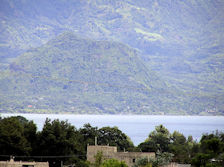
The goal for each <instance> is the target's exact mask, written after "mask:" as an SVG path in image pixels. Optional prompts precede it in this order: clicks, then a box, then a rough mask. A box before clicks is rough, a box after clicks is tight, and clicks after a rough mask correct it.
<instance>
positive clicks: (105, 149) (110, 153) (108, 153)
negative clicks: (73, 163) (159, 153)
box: [87, 145, 155, 167]
mask: <svg viewBox="0 0 224 167" xmlns="http://www.w3.org/2000/svg"><path fill="white" fill-rule="evenodd" d="M98 152H102V153H103V158H104V159H111V158H114V159H117V160H119V161H124V162H125V163H126V164H127V165H128V166H129V167H131V166H133V164H134V163H135V162H136V159H138V158H141V157H144V158H145V157H146V158H148V159H150V158H155V153H154V152H118V151H117V147H114V146H98V145H95V146H87V160H88V161H89V162H91V163H94V162H95V155H96V154H97V153H98Z"/></svg>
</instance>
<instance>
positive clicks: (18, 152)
mask: <svg viewBox="0 0 224 167" xmlns="http://www.w3.org/2000/svg"><path fill="white" fill-rule="evenodd" d="M102 131H104V133H102ZM95 137H97V138H98V143H100V144H102V145H105V143H104V142H105V140H104V139H103V138H104V137H105V138H106V140H107V142H108V143H109V144H110V145H112V146H117V147H118V148H120V149H123V148H124V149H125V150H128V151H132V150H135V151H142V152H155V153H156V158H155V159H145V158H141V159H137V160H136V163H135V166H134V167H140V166H141V167H142V166H144V167H157V166H160V165H165V164H168V163H170V162H177V163H181V164H184V163H185V164H186V163H188V164H189V163H190V164H192V165H193V166H195V167H208V166H216V167H221V166H223V164H224V156H223V155H224V134H223V133H220V132H218V131H217V132H216V133H212V134H204V135H203V136H202V138H201V140H200V142H195V141H193V140H192V137H191V136H189V137H188V139H186V138H185V136H183V135H182V134H181V133H179V132H176V131H175V132H173V134H170V133H169V131H168V130H167V129H166V128H165V127H164V126H162V125H159V126H157V127H155V130H154V131H153V132H151V133H150V134H149V137H148V138H147V139H146V141H145V142H143V143H141V144H139V146H137V147H134V146H133V144H132V142H131V141H130V140H129V139H128V137H127V136H126V135H125V134H124V133H123V132H122V131H120V130H119V129H118V128H116V127H113V128H112V127H103V128H101V129H98V128H97V127H92V126H91V125H90V124H85V125H84V126H83V127H82V128H80V129H76V128H75V127H74V126H72V125H71V124H70V123H68V122H67V121H59V120H57V119H56V120H53V121H51V120H49V119H46V121H45V124H44V127H43V129H42V130H41V131H37V128H36V125H35V124H34V123H33V122H32V121H28V120H26V119H25V118H23V117H20V116H17V117H8V118H0V150H1V152H0V153H1V154H0V160H8V158H9V156H10V155H14V156H15V160H36V161H48V162H49V163H50V167H52V166H56V167H57V166H60V165H61V162H63V164H65V165H70V164H75V165H77V166H80V167H88V166H95V167H109V166H114V167H115V166H119V167H126V164H125V163H123V162H119V161H117V160H114V159H104V158H103V154H102V152H98V154H97V155H96V156H95V163H94V164H90V163H89V162H87V161H86V146H87V144H90V145H92V144H94V139H95ZM164 140H165V141H164Z"/></svg>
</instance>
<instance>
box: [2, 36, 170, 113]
mask: <svg viewBox="0 0 224 167" xmlns="http://www.w3.org/2000/svg"><path fill="white" fill-rule="evenodd" d="M0 82H1V102H2V103H1V108H2V109H3V111H20V112H31V111H35V112H45V111H46V112H51V111H54V112H59V111H60V112H74V113H111V114H113V113H121V112H122V113H149V112H152V111H154V110H155V107H154V105H156V103H158V102H159V101H160V97H159V98H158V99H157V100H155V98H154V97H152V96H153V95H154V94H155V93H156V92H158V91H161V88H163V89H164V88H165V87H166V85H165V84H164V83H163V82H162V81H160V80H159V79H158V77H157V76H156V75H155V74H154V73H153V72H150V71H149V70H148V69H147V68H146V67H145V66H144V64H143V63H142V62H141V60H140V59H139V55H138V53H137V52H136V51H135V50H133V49H131V48H129V47H127V46H125V45H123V44H120V43H116V42H107V41H93V40H90V39H83V38H79V37H77V36H75V35H74V34H72V33H70V32H68V33H64V34H62V35H60V36H59V37H57V38H56V39H54V40H51V41H50V42H48V43H47V44H46V45H44V46H42V47H39V48H36V49H31V50H29V51H28V52H26V53H25V54H23V55H22V56H20V57H19V58H18V59H16V61H15V62H13V63H12V64H11V65H10V69H9V70H6V71H5V72H4V73H2V75H1V80H0ZM150 104H151V105H152V106H151V105H150ZM145 106H147V107H148V108H144V107H145ZM164 107H165V106H164Z"/></svg>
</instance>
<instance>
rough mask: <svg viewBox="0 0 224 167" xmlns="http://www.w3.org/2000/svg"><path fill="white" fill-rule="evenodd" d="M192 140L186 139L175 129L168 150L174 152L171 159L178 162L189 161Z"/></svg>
mask: <svg viewBox="0 0 224 167" xmlns="http://www.w3.org/2000/svg"><path fill="white" fill-rule="evenodd" d="M192 145H193V141H191V140H189V141H187V140H186V138H185V136H184V135H183V134H181V133H179V132H177V131H174V132H173V134H172V135H171V143H170V144H169V151H170V152H172V153H173V154H174V157H173V161H175V162H179V163H182V164H184V163H190V153H191V149H192Z"/></svg>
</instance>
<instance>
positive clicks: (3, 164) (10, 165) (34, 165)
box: [0, 160, 49, 167]
mask: <svg viewBox="0 0 224 167" xmlns="http://www.w3.org/2000/svg"><path fill="white" fill-rule="evenodd" d="M24 166H26V167H49V163H48V162H25V161H14V160H10V161H0V167H24Z"/></svg>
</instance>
